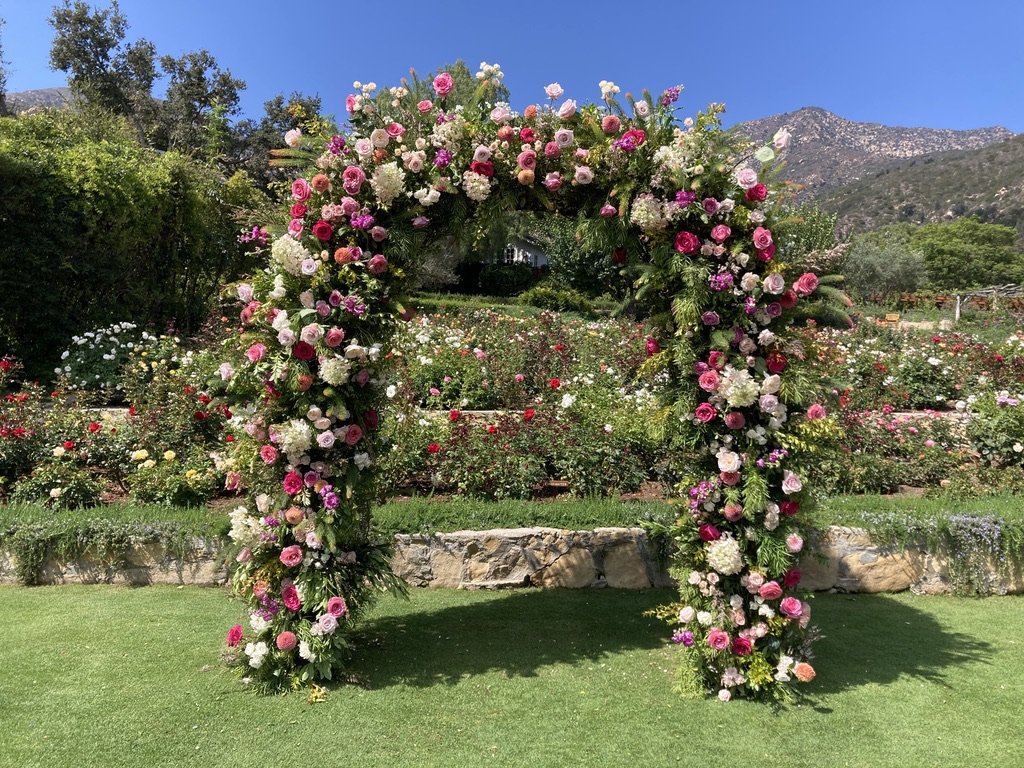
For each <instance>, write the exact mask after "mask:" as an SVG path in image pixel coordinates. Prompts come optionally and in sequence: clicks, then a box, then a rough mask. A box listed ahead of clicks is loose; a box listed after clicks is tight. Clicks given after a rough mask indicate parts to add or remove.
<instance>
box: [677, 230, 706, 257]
mask: <svg viewBox="0 0 1024 768" xmlns="http://www.w3.org/2000/svg"><path fill="white" fill-rule="evenodd" d="M676 250H677V251H678V252H679V253H685V254H687V255H692V254H694V253H696V252H697V251H699V250H700V238H699V237H697V236H696V235H695V234H693V232H686V231H683V232H680V233H679V234H677V235H676Z"/></svg>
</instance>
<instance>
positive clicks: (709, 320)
mask: <svg viewBox="0 0 1024 768" xmlns="http://www.w3.org/2000/svg"><path fill="white" fill-rule="evenodd" d="M700 321H701V322H702V323H704V325H718V324H719V323H720V322H722V318H720V317H719V316H718V313H717V312H715V311H708V312H705V313H704V314H703V315H701V316H700Z"/></svg>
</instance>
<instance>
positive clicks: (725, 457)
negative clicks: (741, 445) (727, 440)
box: [717, 450, 743, 472]
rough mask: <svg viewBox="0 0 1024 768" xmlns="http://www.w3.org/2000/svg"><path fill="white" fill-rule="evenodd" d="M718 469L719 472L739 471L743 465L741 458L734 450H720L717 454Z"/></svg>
mask: <svg viewBox="0 0 1024 768" xmlns="http://www.w3.org/2000/svg"><path fill="white" fill-rule="evenodd" d="M717 458H718V470H719V471H720V472H739V471H740V467H742V466H743V460H742V459H741V458H740V455H739V454H738V453H736V452H735V451H726V450H721V451H719V452H718V454H717Z"/></svg>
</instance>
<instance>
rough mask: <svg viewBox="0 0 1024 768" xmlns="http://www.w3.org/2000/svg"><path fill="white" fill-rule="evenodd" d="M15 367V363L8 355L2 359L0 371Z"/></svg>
mask: <svg viewBox="0 0 1024 768" xmlns="http://www.w3.org/2000/svg"><path fill="white" fill-rule="evenodd" d="M13 367H14V363H12V362H11V361H10V360H8V359H7V358H6V357H5V358H4V359H3V360H0V371H9V370H11V368H13Z"/></svg>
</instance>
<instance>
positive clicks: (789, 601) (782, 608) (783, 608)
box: [779, 597, 804, 619]
mask: <svg viewBox="0 0 1024 768" xmlns="http://www.w3.org/2000/svg"><path fill="white" fill-rule="evenodd" d="M803 610H804V604H803V603H801V602H800V600H799V599H797V598H795V597H784V598H782V602H781V603H779V612H780V613H781V614H782V615H783V616H788V617H789V618H791V619H796V618H799V616H800V614H801V613H803Z"/></svg>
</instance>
